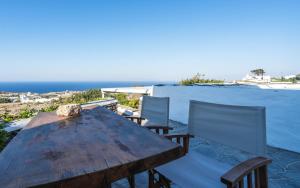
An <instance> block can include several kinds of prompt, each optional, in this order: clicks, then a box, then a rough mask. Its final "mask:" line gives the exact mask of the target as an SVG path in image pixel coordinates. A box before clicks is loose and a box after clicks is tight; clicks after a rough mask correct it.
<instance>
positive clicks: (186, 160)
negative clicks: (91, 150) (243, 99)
mask: <svg viewBox="0 0 300 188" xmlns="http://www.w3.org/2000/svg"><path fill="white" fill-rule="evenodd" d="M188 132H189V134H192V135H195V136H198V137H202V138H205V139H208V140H213V141H216V142H219V143H221V144H224V145H228V146H230V147H234V148H237V149H240V150H244V151H247V152H250V153H253V154H256V155H259V156H261V155H262V156H264V155H265V150H266V119H265V108H264V107H248V106H247V107H246V106H231V105H221V104H212V103H206V102H199V101H191V102H190V111H189V121H188ZM189 134H187V135H167V136H166V137H167V138H169V139H171V140H172V139H176V141H177V142H178V143H181V142H182V140H183V146H184V147H183V150H182V151H183V153H182V154H183V155H184V156H183V157H182V158H180V159H178V160H175V161H172V162H170V163H167V164H165V165H162V166H160V167H158V168H156V169H155V170H151V171H149V187H170V182H171V181H172V182H174V183H175V184H177V185H179V186H180V187H182V188H218V187H228V188H229V187H230V188H231V187H232V188H233V187H240V188H242V187H244V184H246V185H247V186H248V187H249V188H250V187H252V184H255V187H257V188H258V187H259V188H265V187H268V177H267V165H268V164H269V163H270V162H271V160H270V159H267V158H265V157H255V158H252V159H249V160H247V161H245V162H243V163H241V164H239V165H237V166H235V167H232V166H230V165H228V164H225V163H221V162H219V161H217V160H215V159H212V158H208V157H207V156H205V155H203V154H200V153H198V152H195V151H190V152H188V143H189V137H190V135H189ZM187 152H188V153H187ZM253 172H254V173H253ZM253 174H254V175H253ZM157 175H158V176H159V178H158V179H156V178H155V177H156V176H157ZM252 176H254V178H253V177H252ZM245 177H247V178H245Z"/></svg>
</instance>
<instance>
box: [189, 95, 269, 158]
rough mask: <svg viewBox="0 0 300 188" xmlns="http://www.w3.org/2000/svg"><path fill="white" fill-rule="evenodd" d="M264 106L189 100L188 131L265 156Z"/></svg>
mask: <svg viewBox="0 0 300 188" xmlns="http://www.w3.org/2000/svg"><path fill="white" fill-rule="evenodd" d="M265 114H266V112H265V107H254V106H232V105H222V104H213V103H206V102H200V101H190V110H189V122H188V126H189V133H191V134H194V135H195V136H199V137H202V138H205V139H208V140H213V141H216V142H218V143H221V144H224V145H228V146H231V147H235V148H238V149H241V150H244V151H247V152H250V153H253V154H257V155H265V150H266V115H265Z"/></svg>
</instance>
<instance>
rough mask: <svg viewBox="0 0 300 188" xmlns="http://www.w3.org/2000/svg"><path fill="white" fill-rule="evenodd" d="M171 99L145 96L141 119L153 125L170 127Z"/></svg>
mask: <svg viewBox="0 0 300 188" xmlns="http://www.w3.org/2000/svg"><path fill="white" fill-rule="evenodd" d="M169 101H170V100H169V97H151V96H143V102H142V107H141V117H142V118H145V119H147V120H148V121H149V122H151V124H158V125H162V126H164V125H165V126H168V124H169V103H170V102H169Z"/></svg>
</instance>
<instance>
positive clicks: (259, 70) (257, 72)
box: [251, 69, 266, 79]
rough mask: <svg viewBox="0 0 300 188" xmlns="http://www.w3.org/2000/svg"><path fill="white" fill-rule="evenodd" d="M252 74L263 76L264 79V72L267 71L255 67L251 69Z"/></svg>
mask: <svg viewBox="0 0 300 188" xmlns="http://www.w3.org/2000/svg"><path fill="white" fill-rule="evenodd" d="M251 73H252V74H254V75H256V76H261V78H262V79H264V74H265V73H266V72H265V70H264V69H254V70H252V71H251Z"/></svg>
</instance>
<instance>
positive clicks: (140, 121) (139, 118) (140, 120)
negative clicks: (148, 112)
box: [124, 116, 145, 125]
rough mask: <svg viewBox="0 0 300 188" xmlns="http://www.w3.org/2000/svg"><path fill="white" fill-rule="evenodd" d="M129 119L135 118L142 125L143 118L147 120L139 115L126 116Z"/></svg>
mask: <svg viewBox="0 0 300 188" xmlns="http://www.w3.org/2000/svg"><path fill="white" fill-rule="evenodd" d="M124 117H125V118H127V119H130V120H131V121H133V122H134V120H136V122H137V124H139V125H141V124H142V120H145V118H142V117H139V116H124Z"/></svg>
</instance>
